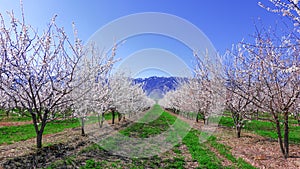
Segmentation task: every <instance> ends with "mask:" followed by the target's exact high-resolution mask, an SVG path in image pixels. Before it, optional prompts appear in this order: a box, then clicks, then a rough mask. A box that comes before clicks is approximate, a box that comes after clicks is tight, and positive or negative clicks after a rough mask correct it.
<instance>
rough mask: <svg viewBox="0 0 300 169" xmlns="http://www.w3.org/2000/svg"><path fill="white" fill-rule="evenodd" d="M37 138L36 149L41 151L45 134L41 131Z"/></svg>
mask: <svg viewBox="0 0 300 169" xmlns="http://www.w3.org/2000/svg"><path fill="white" fill-rule="evenodd" d="M36 136H37V137H36V147H37V148H38V149H40V148H42V139H43V132H41V131H39V132H38V133H37V134H36Z"/></svg>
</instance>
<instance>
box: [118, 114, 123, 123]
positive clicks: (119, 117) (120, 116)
mask: <svg viewBox="0 0 300 169" xmlns="http://www.w3.org/2000/svg"><path fill="white" fill-rule="evenodd" d="M121 120H122V114H121V113H118V122H120V121H121Z"/></svg>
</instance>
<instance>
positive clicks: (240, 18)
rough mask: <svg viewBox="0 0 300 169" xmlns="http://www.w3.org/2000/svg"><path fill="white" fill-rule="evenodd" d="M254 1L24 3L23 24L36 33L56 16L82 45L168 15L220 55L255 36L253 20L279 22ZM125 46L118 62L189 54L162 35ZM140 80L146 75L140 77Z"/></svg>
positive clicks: (4, 5)
mask: <svg viewBox="0 0 300 169" xmlns="http://www.w3.org/2000/svg"><path fill="white" fill-rule="evenodd" d="M261 2H263V3H264V4H267V5H268V4H270V3H269V2H268V1H267V0H261ZM257 3H258V1H256V0H244V1H241V0H226V1H225V0H217V1H210V0H205V1H204V0H188V1H183V0H151V1H150V0H97V1H96V0H94V1H75V0H73V1H71V0H69V1H67V0H64V1H61V0H60V1H59V0H51V1H45V0H40V1H37V0H24V8H25V14H26V21H27V23H30V24H31V25H32V26H33V27H35V28H38V29H39V30H42V29H43V28H45V26H46V24H47V23H48V22H49V20H50V18H51V17H52V16H53V15H54V14H58V18H57V23H58V25H60V26H63V27H64V28H65V29H66V31H67V32H69V33H70V34H71V29H72V26H71V24H72V22H73V21H74V22H75V23H76V26H77V28H78V31H79V37H80V38H81V39H82V40H83V41H84V42H87V41H88V39H89V38H90V37H91V36H92V35H93V34H94V33H95V32H96V31H97V30H98V29H100V28H101V27H103V26H104V25H106V24H108V23H110V22H111V21H113V20H115V19H118V18H120V17H123V16H126V15H130V14H135V13H141V12H162V13H167V14H172V15H176V16H178V17H180V18H183V19H185V20H187V21H189V22H190V23H192V24H194V25H195V26H196V27H198V28H199V29H200V30H202V32H203V33H204V34H205V35H206V36H207V37H208V38H209V39H210V41H211V42H212V44H213V45H214V47H215V48H216V50H217V51H218V52H219V53H220V54H223V53H224V52H225V51H226V49H230V48H231V46H232V44H236V43H238V42H239V41H241V40H242V39H249V35H251V34H253V32H254V23H255V22H258V18H260V19H261V21H262V22H263V24H264V25H265V26H275V25H276V22H277V21H278V22H280V21H281V17H279V16H278V15H277V14H274V13H270V12H267V11H266V10H265V9H262V8H261V7H259V6H258V5H257ZM12 9H14V11H15V13H17V14H18V13H19V1H17V0H9V1H8V0H0V12H1V13H2V14H3V13H5V11H8V10H12ZM120 29H122V28H120ZM126 43H127V42H126ZM126 43H125V44H124V45H122V46H120V48H119V49H118V51H117V53H118V54H119V55H120V56H119V57H121V58H126V57H127V56H129V55H131V54H132V53H135V52H136V51H139V50H142V49H145V48H161V49H163V50H168V51H170V52H172V53H174V54H175V55H179V56H180V57H181V59H183V60H185V59H186V58H184V57H183V56H186V55H192V53H191V52H190V51H189V50H188V49H187V48H186V47H185V46H184V45H182V44H180V43H178V42H176V41H174V40H172V39H168V38H165V37H161V36H160V37H159V36H155V35H153V36H151V35H146V36H144V37H134V38H130V39H129V40H128V43H127V44H126ZM187 62H189V61H187ZM171 64H172V63H171ZM175 66H176V65H175ZM154 67H155V66H154ZM145 69H146V68H145ZM143 71H144V72H145V70H143ZM149 72H152V73H153V72H155V71H154V70H152V71H149ZM145 76H148V75H146V74H145Z"/></svg>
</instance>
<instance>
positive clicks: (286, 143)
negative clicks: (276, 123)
mask: <svg viewBox="0 0 300 169" xmlns="http://www.w3.org/2000/svg"><path fill="white" fill-rule="evenodd" d="M284 148H285V154H284V158H288V157H289V116H288V112H286V113H285V114H284Z"/></svg>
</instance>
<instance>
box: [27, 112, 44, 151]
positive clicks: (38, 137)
mask: <svg viewBox="0 0 300 169" xmlns="http://www.w3.org/2000/svg"><path fill="white" fill-rule="evenodd" d="M29 112H30V114H31V117H32V121H33V125H34V129H35V133H36V147H37V148H38V149H40V148H42V139H43V133H44V129H45V126H46V124H47V116H48V113H49V111H48V110H45V114H44V116H43V118H42V122H41V127H40V129H39V126H38V120H37V115H36V114H35V113H34V112H33V110H29ZM37 114H39V113H37Z"/></svg>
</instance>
